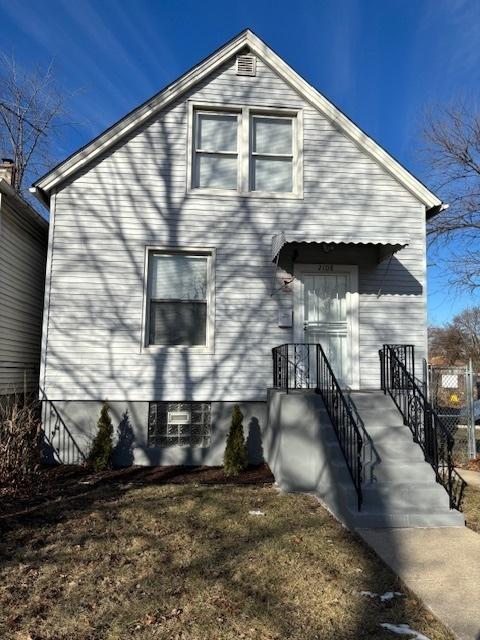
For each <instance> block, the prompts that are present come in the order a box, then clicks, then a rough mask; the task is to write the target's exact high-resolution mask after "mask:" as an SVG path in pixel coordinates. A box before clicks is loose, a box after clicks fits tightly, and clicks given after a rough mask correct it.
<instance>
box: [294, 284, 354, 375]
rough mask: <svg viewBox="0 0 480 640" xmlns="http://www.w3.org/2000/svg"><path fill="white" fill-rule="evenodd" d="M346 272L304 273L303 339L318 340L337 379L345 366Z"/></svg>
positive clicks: (346, 342) (306, 340)
mask: <svg viewBox="0 0 480 640" xmlns="http://www.w3.org/2000/svg"><path fill="white" fill-rule="evenodd" d="M348 280H349V276H348V274H347V273H328V274H323V273H320V274H304V276H303V296H304V300H303V303H304V316H303V319H304V323H303V326H304V340H305V342H309V343H315V344H321V345H322V347H323V350H324V352H325V355H326V356H327V358H328V360H329V362H330V364H331V366H332V369H333V372H334V373H335V375H336V376H337V379H338V380H339V382H343V383H346V382H347V379H348V378H349V377H350V376H349V366H348V357H349V354H348V348H347V345H348V311H347V291H348V284H349V282H348Z"/></svg>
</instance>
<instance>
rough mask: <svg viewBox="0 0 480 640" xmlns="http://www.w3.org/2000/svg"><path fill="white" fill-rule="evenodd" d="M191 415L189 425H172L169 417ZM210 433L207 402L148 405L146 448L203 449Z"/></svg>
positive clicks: (208, 441)
mask: <svg viewBox="0 0 480 640" xmlns="http://www.w3.org/2000/svg"><path fill="white" fill-rule="evenodd" d="M172 412H174V413H177V412H180V413H187V414H189V415H191V420H189V421H188V422H185V423H182V424H178V425H172V424H171V422H170V421H169V415H171V413H172ZM211 431H212V421H211V407H210V403H209V402H151V403H150V411H149V420H148V446H149V447H175V446H189V447H196V446H200V447H206V446H208V445H209V444H210V437H211Z"/></svg>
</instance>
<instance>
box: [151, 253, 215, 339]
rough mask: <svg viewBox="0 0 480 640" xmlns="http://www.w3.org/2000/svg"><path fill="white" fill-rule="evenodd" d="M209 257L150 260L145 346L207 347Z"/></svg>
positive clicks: (155, 256) (159, 256)
mask: <svg viewBox="0 0 480 640" xmlns="http://www.w3.org/2000/svg"><path fill="white" fill-rule="evenodd" d="M208 259H209V257H208V256H192V255H185V254H183V255H182V254H175V255H165V254H157V253H152V254H151V255H150V256H149V272H148V296H149V298H148V307H149V324H148V344H151V345H156V344H158V345H166V346H175V345H184V346H205V345H206V344H207V273H208Z"/></svg>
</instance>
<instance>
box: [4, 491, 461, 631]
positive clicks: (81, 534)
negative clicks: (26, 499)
mask: <svg viewBox="0 0 480 640" xmlns="http://www.w3.org/2000/svg"><path fill="white" fill-rule="evenodd" d="M252 509H260V510H261V511H263V512H264V513H265V516H252V515H249V513H248V512H249V510H252ZM0 523H1V521H0ZM3 524H4V525H6V526H7V529H8V530H7V531H6V532H5V534H4V535H3V536H2V537H1V542H0V637H1V638H2V639H5V640H9V639H12V640H27V639H32V640H44V639H47V638H48V639H52V640H53V639H55V640H66V639H67V638H68V639H69V640H80V639H82V640H87V639H89V640H94V639H105V640H107V639H108V640H114V639H115V640H117V639H118V640H120V639H121V640H125V639H129V638H132V639H135V640H145V639H147V638H148V639H150V638H153V639H156V638H161V639H165V640H166V639H167V638H168V639H180V638H181V639H183V640H217V639H218V640H224V639H225V640H227V639H228V640H230V639H231V640H233V639H235V640H237V639H239V638H245V639H246V638H250V639H255V640H274V639H277V640H280V639H287V638H288V639H289V640H314V639H321V640H330V639H331V640H333V639H335V640H340V639H342V640H345V639H352V640H353V639H355V640H357V639H359V638H369V639H378V638H394V637H396V636H392V635H391V634H390V633H389V632H387V631H384V630H383V629H381V628H380V627H379V623H380V622H392V623H408V624H410V625H411V626H412V627H413V628H414V629H417V630H419V631H422V632H423V633H425V634H426V635H428V637H429V638H431V640H447V639H449V640H450V639H451V637H452V636H450V634H449V633H448V632H447V631H446V630H445V629H444V628H443V627H442V625H441V624H440V623H439V622H438V621H437V620H436V619H435V618H434V617H433V616H432V615H431V614H430V613H429V612H427V611H426V610H425V609H424V608H423V606H422V605H421V604H420V603H419V602H418V601H416V600H415V598H414V597H413V596H411V595H409V594H408V593H406V592H405V589H404V588H403V587H402V585H400V584H399V583H398V579H397V578H396V577H395V576H394V575H393V574H392V573H391V572H390V571H389V570H388V569H387V568H386V567H385V566H384V565H383V564H382V562H381V561H380V560H379V559H378V558H377V557H376V556H375V555H374V554H373V553H372V552H370V551H369V550H368V549H367V548H366V547H365V546H364V545H363V543H362V542H361V541H359V540H358V539H357V538H356V537H354V536H353V535H352V534H350V533H349V532H348V531H346V530H345V529H343V528H342V527H341V526H340V525H339V524H338V523H337V522H336V521H335V520H334V519H333V518H332V517H330V515H329V514H328V513H327V512H326V511H325V510H324V509H323V508H322V507H321V506H320V505H319V504H318V503H317V502H316V500H314V499H313V498H311V497H308V496H302V495H283V494H280V493H278V492H277V491H276V490H275V489H274V488H273V487H271V486H266V487H260V486H259V487H251V486H250V487H248V486H222V487H220V486H218V487H215V486H214V487H211V486H210V487H205V486H199V485H195V484H191V485H184V486H178V485H177V486H174V485H165V486H158V485H150V486H142V485H134V484H133V485H130V486H129V485H127V486H123V487H122V486H120V485H115V486H113V485H109V486H100V487H99V488H97V489H94V490H91V491H89V492H88V493H84V494H83V495H78V496H77V497H74V498H71V497H70V498H68V499H65V500H63V501H60V502H57V503H55V504H51V505H50V506H48V505H47V506H42V507H40V508H37V509H34V510H32V511H30V512H29V513H28V514H25V513H24V514H23V515H20V516H17V517H16V518H11V517H10V518H8V520H7V521H5V518H4V519H3ZM362 590H368V591H374V592H379V593H383V592H385V591H389V590H392V591H402V592H404V593H406V596H405V597H403V598H395V599H394V600H393V601H391V602H387V603H383V604H382V603H380V602H379V601H378V600H373V599H370V598H367V597H365V596H362V595H360V594H359V592H360V591H362ZM404 637H405V636H404Z"/></svg>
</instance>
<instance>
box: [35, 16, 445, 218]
mask: <svg viewBox="0 0 480 640" xmlns="http://www.w3.org/2000/svg"><path fill="white" fill-rule="evenodd" d="M246 47H248V48H249V49H250V51H251V52H252V53H254V54H255V55H257V56H258V57H259V58H260V59H261V60H262V61H263V62H264V63H265V64H267V65H268V66H270V67H271V68H272V69H273V70H274V71H275V72H276V73H277V74H278V75H279V76H280V77H281V78H283V80H284V81H285V82H287V83H288V84H289V85H290V86H291V87H293V88H294V89H295V90H296V91H297V92H298V93H299V94H300V95H302V96H303V97H304V98H305V99H306V100H307V101H308V102H310V103H311V104H312V105H313V106H314V107H316V108H317V109H318V110H319V111H320V112H321V113H322V114H323V115H324V116H325V117H326V118H327V119H328V120H330V121H331V122H332V123H334V124H335V126H336V127H337V128H338V129H339V130H340V131H341V132H343V133H344V134H345V135H346V136H348V137H349V138H350V139H351V140H353V141H354V142H355V143H356V144H357V145H358V147H359V148H360V149H362V150H363V151H364V152H365V153H367V154H368V155H369V156H371V157H372V158H373V159H374V160H375V161H376V162H377V163H378V164H379V165H380V166H381V167H383V168H384V169H385V170H386V171H387V172H388V173H389V174H390V175H392V176H393V177H394V178H395V179H396V180H397V181H398V182H399V183H400V184H401V185H403V186H404V187H405V188H406V189H408V190H409V191H410V193H412V195H414V196H415V197H416V198H417V199H418V200H419V201H420V202H422V203H423V204H424V205H425V206H426V208H427V211H428V214H429V217H431V216H432V215H434V214H435V213H437V212H438V211H440V210H441V209H442V207H443V205H442V201H441V200H440V199H439V198H437V196H436V195H435V194H434V193H432V192H431V191H430V190H429V189H427V187H426V186H425V185H424V184H422V183H421V182H420V181H419V180H418V179H417V178H415V177H414V176H413V175H412V174H411V173H410V172H409V171H407V169H405V168H404V167H403V166H402V165H401V164H400V163H399V162H398V161H397V160H395V159H394V158H393V157H392V156H391V155H390V154H389V153H387V152H386V151H385V150H384V149H382V147H381V146H380V145H378V144H377V143H376V142H375V141H374V140H372V138H370V137H369V136H368V135H367V134H366V133H364V132H363V131H362V130H361V129H360V128H359V127H358V126H357V125H356V124H354V123H353V122H352V121H351V120H350V119H349V118H347V116H345V114H343V113H342V112H341V111H340V110H339V109H338V108H337V107H335V105H333V104H332V103H331V102H330V101H329V100H327V99H326V98H325V97H324V96H323V95H322V94H321V93H319V92H318V91H317V90H316V89H314V88H313V87H312V86H311V85H310V84H308V82H306V80H304V79H303V78H302V77H301V76H300V75H299V74H298V73H296V72H295V71H294V70H293V69H292V68H291V67H290V66H289V65H288V64H287V63H286V62H284V60H282V58H280V56H278V55H277V54H276V53H275V52H274V51H272V49H270V47H268V46H267V45H266V44H265V43H264V42H263V41H262V40H261V39H260V38H259V37H258V36H256V35H255V34H254V33H253V32H252V31H250V29H246V30H245V31H242V32H241V33H240V34H239V35H238V36H236V37H235V38H233V39H232V40H230V41H229V42H227V43H226V44H225V45H223V46H222V47H221V48H220V49H217V50H216V51H215V52H214V53H212V54H211V55H210V56H209V57H208V58H206V59H205V60H203V61H202V62H200V63H199V64H197V65H196V66H195V67H193V68H192V69H190V71H187V72H186V73H185V74H184V75H182V76H180V78H178V80H175V81H174V82H173V83H171V84H170V85H168V86H167V87H165V89H163V90H162V91H160V93H157V94H156V95H155V96H153V97H152V98H150V100H147V102H145V103H143V104H142V105H140V106H139V107H137V108H136V109H134V110H133V111H131V112H130V113H128V114H127V115H126V116H125V117H124V118H122V119H121V120H119V121H118V122H117V123H116V124H114V125H112V126H111V127H110V128H109V129H107V130H106V131H104V132H103V133H102V134H100V135H99V136H98V137H96V138H94V139H93V140H92V141H91V142H89V143H88V144H87V145H85V146H84V147H82V148H81V149H79V150H78V151H77V152H75V153H74V154H72V155H71V156H69V157H68V158H67V159H66V160H64V161H63V162H61V163H60V164H59V165H57V166H56V167H54V169H52V170H51V171H49V172H48V173H47V174H45V175H44V176H43V177H41V178H40V179H39V180H37V181H36V182H35V183H34V185H33V187H32V188H31V191H32V192H34V193H36V195H37V196H38V197H39V198H40V199H41V200H42V201H43V202H44V203H45V202H48V200H49V197H50V193H51V192H52V190H53V189H55V188H56V187H58V186H59V185H61V184H62V183H63V182H64V181H65V180H66V179H67V178H69V177H70V176H72V175H73V174H74V173H76V172H77V171H79V170H80V169H82V168H83V167H85V166H86V165H88V163H90V162H92V161H93V160H94V159H95V158H97V157H98V156H99V155H100V154H102V153H104V152H105V151H106V150H108V149H109V148H110V147H112V145H114V144H116V143H118V142H119V141H120V140H121V139H122V138H124V137H125V136H127V135H128V134H129V133H131V132H132V131H134V130H135V129H136V128H137V127H139V126H140V125H141V124H142V123H144V122H145V121H146V120H148V119H149V118H151V117H152V116H154V115H155V114H156V113H158V112H159V111H160V110H161V109H164V108H165V107H166V106H167V105H168V104H170V103H171V102H172V101H173V100H176V99H177V98H178V97H179V96H181V95H182V94H183V93H185V92H186V91H188V90H189V89H191V88H192V87H193V86H194V85H195V84H197V83H198V82H200V81H201V80H203V79H204V78H206V77H207V76H208V75H209V74H211V73H212V72H213V71H215V69H217V68H218V67H219V66H220V65H222V64H224V63H225V62H226V61H227V60H229V59H230V58H231V57H232V56H234V55H236V54H237V53H238V52H240V51H242V50H243V49H245V48H246Z"/></svg>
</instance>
